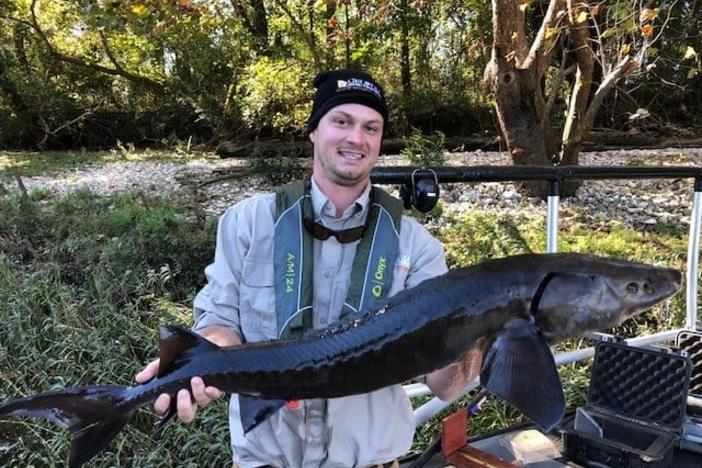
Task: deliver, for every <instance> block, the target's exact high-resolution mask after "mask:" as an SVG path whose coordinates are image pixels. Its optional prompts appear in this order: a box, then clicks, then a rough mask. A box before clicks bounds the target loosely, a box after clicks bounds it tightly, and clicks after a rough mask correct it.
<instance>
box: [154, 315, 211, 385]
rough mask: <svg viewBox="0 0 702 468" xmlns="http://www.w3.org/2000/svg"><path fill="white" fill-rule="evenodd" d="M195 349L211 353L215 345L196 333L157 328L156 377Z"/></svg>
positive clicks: (179, 329)
mask: <svg viewBox="0 0 702 468" xmlns="http://www.w3.org/2000/svg"><path fill="white" fill-rule="evenodd" d="M195 349H198V350H201V351H212V350H215V349H217V345H215V344H214V343H212V342H211V341H208V340H206V339H205V338H203V337H201V336H200V335H198V334H197V333H193V332H191V331H190V330H186V329H185V328H181V327H177V326H175V325H163V326H161V328H159V353H158V357H159V365H158V374H157V376H158V377H161V376H163V375H164V374H165V373H167V372H168V371H169V369H170V368H171V366H172V365H173V363H174V362H175V361H176V359H178V358H179V357H180V356H181V355H183V353H185V352H186V351H193V350H195Z"/></svg>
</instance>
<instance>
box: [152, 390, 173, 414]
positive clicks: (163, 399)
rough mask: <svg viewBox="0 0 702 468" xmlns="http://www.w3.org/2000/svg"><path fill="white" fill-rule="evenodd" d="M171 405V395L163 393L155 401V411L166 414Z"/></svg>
mask: <svg viewBox="0 0 702 468" xmlns="http://www.w3.org/2000/svg"><path fill="white" fill-rule="evenodd" d="M170 406H171V397H170V395H168V393H162V394H160V395H159V396H158V398H156V401H155V402H154V411H156V413H158V414H165V413H166V411H168V408H170Z"/></svg>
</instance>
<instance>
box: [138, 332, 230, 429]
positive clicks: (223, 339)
mask: <svg viewBox="0 0 702 468" xmlns="http://www.w3.org/2000/svg"><path fill="white" fill-rule="evenodd" d="M200 335H201V336H202V337H203V338H205V339H207V340H209V341H211V342H212V343H214V344H216V345H217V346H236V345H240V344H241V338H239V335H237V334H236V332H234V331H233V330H231V329H230V328H226V327H221V326H212V327H208V328H205V329H204V330H202V331H201V332H200ZM159 363H160V360H159V359H156V360H154V361H151V362H150V363H149V364H148V365H147V366H146V367H145V368H144V369H142V370H141V371H140V372H139V373H138V374H137V375H136V376H135V377H134V380H136V381H137V383H140V384H142V383H144V382H148V381H149V380H151V379H153V378H154V377H156V374H158V366H159ZM190 395H192V398H191V396H190ZM222 395H224V393H223V392H222V391H221V390H219V389H218V388H216V387H212V386H205V383H204V382H203V380H202V378H201V377H193V378H192V379H190V390H188V389H187V388H181V389H180V390H178V394H177V396H176V408H177V409H178V419H180V420H181V421H183V422H184V423H190V422H192V421H193V419H195V413H196V412H197V408H198V406H205V405H207V404H209V403H210V402H211V401H212V400H216V399H218V398H221V397H222ZM193 399H194V400H195V401H193ZM170 407H171V396H170V395H169V394H167V393H162V394H161V395H159V396H158V398H156V401H155V402H154V411H156V413H158V414H161V415H163V414H165V413H166V412H167V411H168V409H169V408H170Z"/></svg>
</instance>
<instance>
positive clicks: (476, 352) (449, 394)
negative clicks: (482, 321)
mask: <svg viewBox="0 0 702 468" xmlns="http://www.w3.org/2000/svg"><path fill="white" fill-rule="evenodd" d="M491 344H492V339H489V338H481V339H479V340H478V342H477V343H476V344H475V345H474V346H473V347H472V348H471V349H469V350H468V351H466V352H465V353H463V355H461V357H460V358H459V359H458V361H456V362H454V363H453V364H450V365H448V366H446V367H444V368H443V369H439V370H436V371H434V372H432V373H431V374H427V380H426V383H427V386H428V387H429V389H430V390H431V391H432V392H433V393H434V395H436V396H437V397H439V399H441V400H444V401H449V400H452V399H453V398H455V397H456V396H458V395H460V394H461V393H462V392H463V390H464V389H465V388H466V386H467V385H468V384H469V383H471V382H472V381H473V380H475V379H476V378H477V377H478V375H479V374H480V367H481V365H482V362H483V354H484V353H485V350H486V349H487V348H488V347H489V346H490V345H491Z"/></svg>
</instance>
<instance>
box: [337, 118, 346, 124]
mask: <svg viewBox="0 0 702 468" xmlns="http://www.w3.org/2000/svg"><path fill="white" fill-rule="evenodd" d="M334 123H335V124H337V125H346V123H347V121H346V120H345V119H335V120H334Z"/></svg>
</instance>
